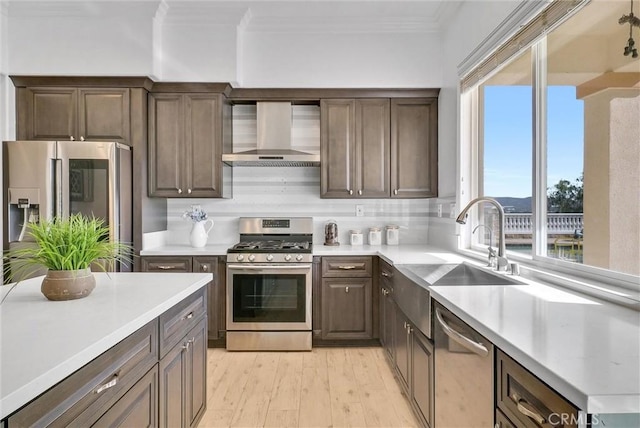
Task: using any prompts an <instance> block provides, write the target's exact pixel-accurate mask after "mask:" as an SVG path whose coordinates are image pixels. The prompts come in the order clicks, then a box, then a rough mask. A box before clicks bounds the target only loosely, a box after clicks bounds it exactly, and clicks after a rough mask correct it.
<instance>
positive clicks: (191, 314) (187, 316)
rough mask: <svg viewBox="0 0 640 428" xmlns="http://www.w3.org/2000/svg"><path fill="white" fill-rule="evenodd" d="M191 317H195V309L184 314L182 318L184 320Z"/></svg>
mask: <svg viewBox="0 0 640 428" xmlns="http://www.w3.org/2000/svg"><path fill="white" fill-rule="evenodd" d="M191 318H193V311H191V312H189V313H188V314H187V315H185V316H183V317H182V318H181V320H182V321H184V320H190V319H191Z"/></svg>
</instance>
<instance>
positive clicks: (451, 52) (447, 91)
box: [429, 0, 520, 248]
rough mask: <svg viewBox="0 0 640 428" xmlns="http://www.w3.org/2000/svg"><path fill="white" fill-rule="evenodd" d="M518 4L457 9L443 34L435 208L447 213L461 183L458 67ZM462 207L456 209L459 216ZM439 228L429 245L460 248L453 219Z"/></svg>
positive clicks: (469, 5) (494, 3)
mask: <svg viewBox="0 0 640 428" xmlns="http://www.w3.org/2000/svg"><path fill="white" fill-rule="evenodd" d="M519 3H520V2H519V1H516V0H509V1H484V0H482V1H467V2H464V3H462V5H461V6H460V7H459V8H458V9H457V10H456V13H455V14H454V16H453V19H452V20H451V22H449V23H448V25H447V26H446V29H445V30H444V32H443V34H442V70H443V73H442V75H443V80H442V85H441V89H440V97H439V105H438V113H439V117H438V143H439V144H438V164H439V168H438V187H439V195H440V198H439V199H438V200H435V201H432V212H433V211H434V208H433V205H435V204H438V203H441V204H443V208H444V212H445V213H446V212H448V207H449V206H450V204H451V203H455V202H456V195H457V193H458V190H457V189H458V184H459V183H458V180H459V177H460V173H459V171H458V170H457V167H456V165H457V158H458V148H459V144H460V139H459V135H458V131H459V127H460V125H459V115H458V109H459V96H458V83H459V81H460V76H459V75H458V65H459V64H460V63H461V62H462V61H463V60H464V59H465V58H466V57H467V56H469V55H470V54H471V53H472V52H474V50H476V49H477V48H478V46H479V45H480V43H481V42H482V41H483V40H484V39H485V38H486V37H487V36H489V34H490V33H491V32H492V31H493V30H494V29H495V28H496V27H497V26H498V25H500V23H501V22H502V21H503V20H504V19H505V18H506V17H507V16H508V15H509V14H510V13H511V12H512V11H513V10H514V9H515V8H516V7H517V6H518V5H519ZM460 208H461V207H456V209H455V212H456V214H457V213H458V212H459V211H460ZM433 224H434V225H436V224H437V225H438V227H430V228H429V242H430V243H433V244H435V245H441V246H444V247H446V248H455V247H457V236H456V226H455V222H454V221H453V219H446V220H445V219H433Z"/></svg>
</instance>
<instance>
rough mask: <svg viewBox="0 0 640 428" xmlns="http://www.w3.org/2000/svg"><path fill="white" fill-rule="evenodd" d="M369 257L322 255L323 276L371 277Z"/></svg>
mask: <svg viewBox="0 0 640 428" xmlns="http://www.w3.org/2000/svg"><path fill="white" fill-rule="evenodd" d="M372 264H373V263H372V260H371V257H323V258H322V277H323V278H331V277H333V278H354V277H360V278H368V277H371V272H372V271H373V269H372Z"/></svg>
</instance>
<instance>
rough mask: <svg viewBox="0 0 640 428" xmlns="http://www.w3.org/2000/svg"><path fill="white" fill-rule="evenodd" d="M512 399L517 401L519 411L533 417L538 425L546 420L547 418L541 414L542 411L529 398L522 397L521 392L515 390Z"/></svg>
mask: <svg viewBox="0 0 640 428" xmlns="http://www.w3.org/2000/svg"><path fill="white" fill-rule="evenodd" d="M511 399H512V400H513V401H514V402H515V403H516V407H517V408H518V411H519V412H520V413H522V414H523V415H525V416H527V417H529V418H531V419H533V420H534V421H535V422H536V423H537V424H538V425H542V424H544V423H545V422H546V420H545V418H544V417H543V416H542V415H541V414H540V412H539V411H538V410H537V409H536V408H535V407H533V406H532V405H531V403H529V402H528V401H527V400H525V399H524V398H522V397H520V394H518V393H517V392H514V393H513V394H511Z"/></svg>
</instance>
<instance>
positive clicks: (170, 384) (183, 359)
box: [159, 318, 207, 427]
mask: <svg viewBox="0 0 640 428" xmlns="http://www.w3.org/2000/svg"><path fill="white" fill-rule="evenodd" d="M206 326H207V323H206V318H202V320H201V321H200V322H199V323H198V324H197V325H196V326H195V327H194V328H193V329H191V331H189V333H187V334H186V335H185V336H184V338H183V339H182V340H181V341H180V342H179V343H178V344H177V345H175V346H174V347H173V348H172V349H171V350H170V351H169V352H168V353H167V355H165V357H164V358H163V359H162V360H160V382H159V383H160V421H159V422H160V424H159V426H160V427H195V426H197V424H198V421H199V419H200V417H201V416H202V414H203V413H204V410H205V404H206V373H207V372H206V361H207V355H206V352H207V328H206Z"/></svg>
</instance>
